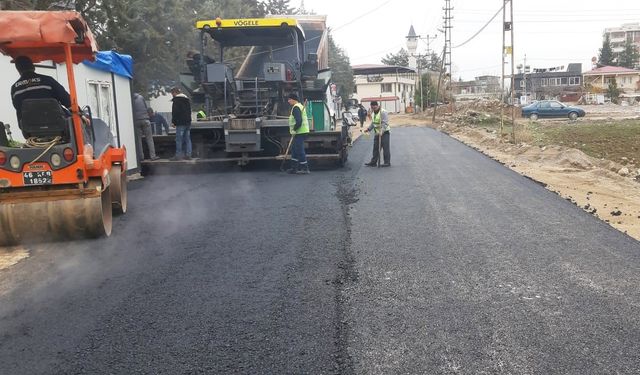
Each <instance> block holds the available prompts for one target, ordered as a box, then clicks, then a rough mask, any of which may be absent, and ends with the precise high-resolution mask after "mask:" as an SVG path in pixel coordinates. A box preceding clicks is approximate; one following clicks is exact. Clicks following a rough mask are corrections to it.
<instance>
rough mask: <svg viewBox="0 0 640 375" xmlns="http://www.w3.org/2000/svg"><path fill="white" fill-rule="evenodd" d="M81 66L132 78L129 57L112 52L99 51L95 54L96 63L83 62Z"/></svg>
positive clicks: (131, 63) (131, 64)
mask: <svg viewBox="0 0 640 375" xmlns="http://www.w3.org/2000/svg"><path fill="white" fill-rule="evenodd" d="M83 64H85V65H87V66H90V67H92V68H94V69H98V70H104V71H105V72H112V73H114V74H117V75H120V76H124V77H128V78H133V59H132V58H131V56H129V55H121V54H119V53H117V52H113V51H99V52H98V53H96V61H93V62H91V61H88V60H85V61H84V62H83Z"/></svg>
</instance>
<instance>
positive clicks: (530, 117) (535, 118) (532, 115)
mask: <svg viewBox="0 0 640 375" xmlns="http://www.w3.org/2000/svg"><path fill="white" fill-rule="evenodd" d="M537 119H538V114H537V113H532V114H530V115H529V120H531V121H536V120H537Z"/></svg>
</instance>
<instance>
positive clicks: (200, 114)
mask: <svg viewBox="0 0 640 375" xmlns="http://www.w3.org/2000/svg"><path fill="white" fill-rule="evenodd" d="M206 117H207V114H206V113H204V111H203V110H200V111H198V112H197V113H196V118H198V120H202V119H205V118H206Z"/></svg>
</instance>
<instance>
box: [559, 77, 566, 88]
mask: <svg viewBox="0 0 640 375" xmlns="http://www.w3.org/2000/svg"><path fill="white" fill-rule="evenodd" d="M560 84H561V85H562V86H565V85H566V84H567V77H563V78H561V81H560Z"/></svg>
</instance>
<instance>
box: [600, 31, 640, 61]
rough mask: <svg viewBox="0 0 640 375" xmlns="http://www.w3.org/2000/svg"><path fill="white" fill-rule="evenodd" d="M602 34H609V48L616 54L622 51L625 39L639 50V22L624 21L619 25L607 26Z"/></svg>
mask: <svg viewBox="0 0 640 375" xmlns="http://www.w3.org/2000/svg"><path fill="white" fill-rule="evenodd" d="M604 35H605V37H606V36H609V41H610V42H611V50H612V51H613V53H614V54H616V55H617V54H619V53H620V52H622V51H624V45H625V43H626V42H627V40H630V41H631V43H633V44H634V45H635V46H636V48H638V50H640V23H637V22H636V23H624V24H622V26H620V27H609V28H606V29H604ZM636 63H638V62H636Z"/></svg>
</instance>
